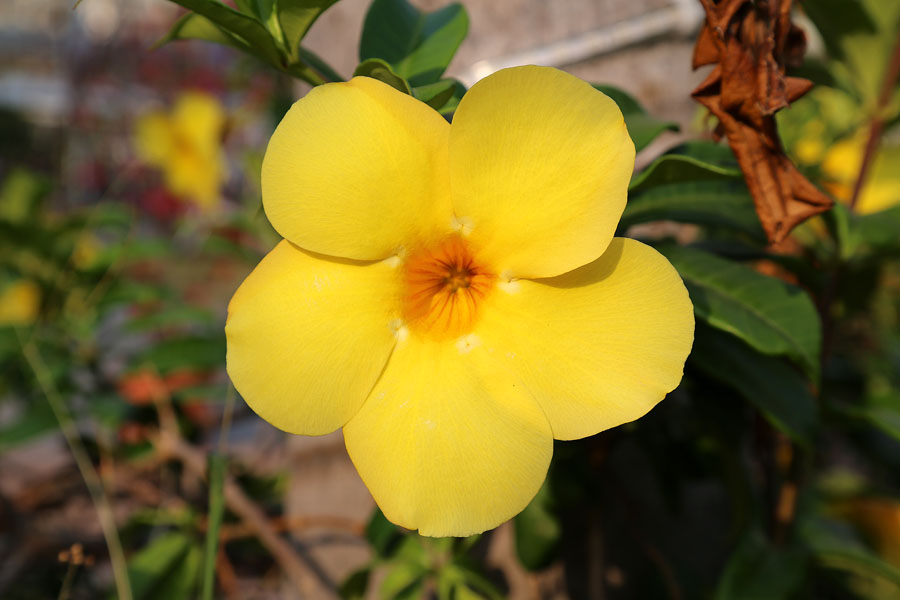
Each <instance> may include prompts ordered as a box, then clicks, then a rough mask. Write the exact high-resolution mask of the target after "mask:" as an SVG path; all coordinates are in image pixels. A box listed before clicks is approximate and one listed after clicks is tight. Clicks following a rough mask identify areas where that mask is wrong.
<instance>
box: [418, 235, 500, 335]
mask: <svg viewBox="0 0 900 600" xmlns="http://www.w3.org/2000/svg"><path fill="white" fill-rule="evenodd" d="M403 269H404V284H405V287H404V292H403V316H404V319H405V321H406V322H407V323H408V324H409V325H410V328H411V329H413V330H415V331H417V332H420V333H422V334H424V335H427V336H429V337H436V338H451V337H456V336H459V335H463V334H465V333H468V332H469V331H471V329H472V327H473V326H474V324H475V321H476V319H477V317H478V312H479V305H480V304H482V303H483V300H484V298H485V297H486V296H487V294H488V292H490V290H491V288H493V284H494V280H495V276H494V274H493V273H491V272H490V271H488V270H487V269H486V268H485V267H484V266H483V265H480V264H479V263H478V262H477V261H476V260H475V257H474V256H473V254H472V252H471V250H470V249H469V247H468V246H467V244H466V242H465V241H464V240H463V239H462V238H461V237H459V236H452V237H449V238H447V239H445V240H443V241H442V242H440V243H439V244H437V245H435V246H430V247H427V248H424V249H422V250H420V251H418V252H415V253H413V254H411V255H410V256H409V258H408V259H407V260H406V263H405V264H404V267H403Z"/></svg>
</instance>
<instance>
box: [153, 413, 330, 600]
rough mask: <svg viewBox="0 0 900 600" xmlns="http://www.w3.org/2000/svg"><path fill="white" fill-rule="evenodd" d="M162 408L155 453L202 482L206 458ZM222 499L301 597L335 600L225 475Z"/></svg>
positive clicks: (205, 472) (237, 486)
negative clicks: (267, 552) (156, 451)
mask: <svg viewBox="0 0 900 600" xmlns="http://www.w3.org/2000/svg"><path fill="white" fill-rule="evenodd" d="M162 405H163V403H158V404H157V408H158V409H160V431H159V435H158V437H157V438H156V439H155V440H154V443H155V445H156V448H157V450H158V451H159V453H160V454H161V455H162V456H163V457H170V458H174V459H176V460H178V461H180V462H181V463H182V464H183V465H184V466H185V467H186V468H187V469H188V470H189V471H191V472H192V473H193V474H194V475H195V476H197V477H199V478H201V479H205V478H206V476H207V469H206V454H205V453H204V452H203V451H202V450H200V449H198V448H195V447H194V446H192V445H190V444H189V443H188V442H186V441H185V440H184V439H183V438H182V437H181V434H180V433H179V432H178V428H177V423H176V422H175V421H174V414H173V413H171V406H168V409H167V408H166V407H165V406H162ZM223 495H224V497H225V506H226V507H227V508H228V510H230V511H231V512H233V513H234V514H236V515H237V516H238V517H240V519H241V521H243V523H244V525H245V526H246V527H247V529H248V530H250V531H252V532H253V534H254V535H255V536H256V538H257V539H258V540H259V541H260V543H261V544H262V545H263V546H264V547H265V548H266V550H268V551H269V553H270V554H271V555H272V558H274V559H275V562H277V563H278V566H280V567H281V569H282V571H283V572H284V574H285V575H286V576H287V577H288V579H290V580H291V583H292V584H293V585H294V588H295V589H296V590H297V591H298V592H299V594H300V596H301V597H303V598H330V597H335V592H334V590H333V589H330V588H328V587H327V586H325V585H324V584H323V582H322V581H321V580H320V578H319V577H318V574H317V573H316V571H315V569H314V567H312V566H310V565H308V564H307V563H306V562H304V559H303V558H302V557H301V556H300V554H298V552H297V551H296V550H295V549H294V547H293V546H291V544H290V543H288V541H287V540H285V539H284V538H282V537H281V536H280V535H279V534H278V532H277V531H276V530H275V529H274V528H273V527H272V525H271V524H270V523H269V520H268V517H267V516H266V513H265V512H264V511H263V510H262V509H261V508H260V507H259V506H258V505H257V504H256V503H255V502H253V500H251V499H250V498H249V497H248V496H247V495H246V494H245V493H244V491H243V490H242V489H241V487H240V486H239V485H238V484H237V483H236V482H235V481H234V479H232V477H231V476H229V475H228V474H227V473H226V474H225V481H224V484H223Z"/></svg>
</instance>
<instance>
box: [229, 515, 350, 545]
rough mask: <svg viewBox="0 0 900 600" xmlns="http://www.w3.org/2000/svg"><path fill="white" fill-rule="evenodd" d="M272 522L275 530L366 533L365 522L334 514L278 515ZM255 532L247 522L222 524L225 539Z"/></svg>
mask: <svg viewBox="0 0 900 600" xmlns="http://www.w3.org/2000/svg"><path fill="white" fill-rule="evenodd" d="M270 523H271V525H272V528H273V529H274V530H275V531H279V532H285V531H297V530H300V529H312V528H315V527H321V528H327V529H337V530H341V531H346V532H347V533H349V534H351V535H355V536H359V537H362V536H363V535H365V529H366V525H365V523H360V522H358V521H354V520H353V519H347V518H344V517H338V516H333V515H311V516H299V517H276V518H274V519H271V520H270ZM253 533H254V532H253V531H252V530H251V529H250V528H249V527H247V525H246V524H240V525H224V526H222V539H223V540H234V539H239V538H242V537H247V536H250V535H253Z"/></svg>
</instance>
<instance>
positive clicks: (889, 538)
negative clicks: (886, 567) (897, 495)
mask: <svg viewBox="0 0 900 600" xmlns="http://www.w3.org/2000/svg"><path fill="white" fill-rule="evenodd" d="M836 512H837V513H838V514H839V515H841V516H843V517H844V518H845V519H847V520H848V521H850V522H851V523H853V524H854V525H856V526H857V527H858V528H859V529H860V531H861V532H862V533H863V535H865V537H866V538H867V539H868V540H869V541H870V542H871V543H872V545H873V546H874V547H875V549H876V550H877V551H878V553H879V554H880V555H881V556H883V557H884V558H885V559H886V560H887V561H888V562H890V563H892V564H894V565H896V566H898V567H900V502H897V501H896V500H891V499H888V498H859V499H855V500H850V501H847V502H845V503H843V504H840V505H838V506H837V507H836Z"/></svg>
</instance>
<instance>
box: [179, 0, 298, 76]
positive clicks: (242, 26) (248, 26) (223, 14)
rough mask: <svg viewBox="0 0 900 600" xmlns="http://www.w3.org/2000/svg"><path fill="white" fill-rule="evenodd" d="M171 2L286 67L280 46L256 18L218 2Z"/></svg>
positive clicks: (202, 0) (193, 0)
mask: <svg viewBox="0 0 900 600" xmlns="http://www.w3.org/2000/svg"><path fill="white" fill-rule="evenodd" d="M170 2H174V3H175V4H179V5H181V6H183V7H185V8H187V9H190V10H192V11H194V12H195V13H197V14H199V15H202V16H204V17H206V18H207V19H209V20H210V21H211V22H212V23H214V24H215V25H217V26H218V27H220V28H222V29H224V30H225V31H227V32H229V33H231V34H233V35H236V36H238V37H240V38H241V40H242V41H244V42H246V43H247V45H248V46H250V47H251V48H253V50H254V52H256V53H258V55H259V56H260V57H261V58H263V59H264V60H266V61H267V62H269V63H271V64H272V65H274V66H276V67H278V68H283V67H284V66H285V60H284V59H285V57H284V56H283V55H282V53H281V51H280V50H279V49H278V44H277V43H276V41H275V40H274V39H272V34H271V33H270V32H269V30H268V29H266V27H265V25H263V24H262V22H260V20H259V19H257V18H256V17H254V16H252V15H247V14H244V13H241V12H238V11H236V10H234V9H233V8H231V7H230V6H227V5H225V4H223V3H222V2H219V1H218V0H170Z"/></svg>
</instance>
